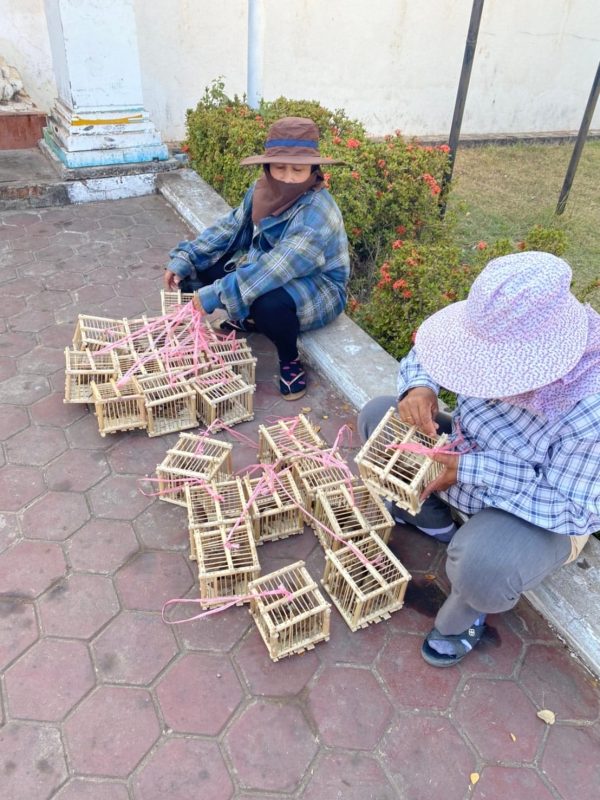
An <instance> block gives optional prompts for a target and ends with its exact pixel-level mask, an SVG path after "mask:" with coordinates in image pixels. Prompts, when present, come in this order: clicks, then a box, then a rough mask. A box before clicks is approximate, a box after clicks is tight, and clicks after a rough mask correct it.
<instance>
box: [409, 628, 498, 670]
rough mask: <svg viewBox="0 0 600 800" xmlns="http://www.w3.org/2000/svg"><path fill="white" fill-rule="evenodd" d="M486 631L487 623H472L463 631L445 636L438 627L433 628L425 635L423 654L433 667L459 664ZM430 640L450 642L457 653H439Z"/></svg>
mask: <svg viewBox="0 0 600 800" xmlns="http://www.w3.org/2000/svg"><path fill="white" fill-rule="evenodd" d="M484 631H485V623H483V624H481V625H471V627H470V628H467V630H466V631H463V633H459V634H456V635H454V636H450V635H449V636H444V634H443V633H440V632H439V631H438V629H437V628H433V630H431V631H430V632H429V633H428V634H427V636H426V637H425V641H424V642H423V646H422V647H421V655H422V656H423V658H424V659H425V661H426V662H427V663H428V664H431V666H432V667H453V666H454V665H455V664H458V662H459V661H462V660H463V658H464V657H465V656H466V655H467V654H468V653H470V652H471V650H472V649H473V648H474V647H475V645H477V644H479V642H480V641H481V637H482V636H483V632H484ZM430 641H434V642H448V643H449V644H451V645H452V646H453V648H454V650H455V654H454V655H452V656H451V655H447V654H445V653H438V651H437V650H434V648H433V647H431V645H430V644H429V642H430Z"/></svg>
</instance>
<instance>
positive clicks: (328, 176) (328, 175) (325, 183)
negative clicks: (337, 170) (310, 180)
mask: <svg viewBox="0 0 600 800" xmlns="http://www.w3.org/2000/svg"><path fill="white" fill-rule="evenodd" d="M323 178H324V180H323V186H324V187H325V188H326V189H329V181H330V180H331V172H324V173H323Z"/></svg>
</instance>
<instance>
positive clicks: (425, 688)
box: [376, 612, 460, 711]
mask: <svg viewBox="0 0 600 800" xmlns="http://www.w3.org/2000/svg"><path fill="white" fill-rule="evenodd" d="M401 613H402V612H400V614H401ZM422 641H423V640H422V638H421V637H420V636H409V635H404V636H402V635H398V636H395V637H394V638H393V639H391V640H390V641H389V642H388V643H387V644H386V646H385V647H384V649H383V651H382V653H381V655H380V656H379V659H378V660H377V662H376V668H377V671H378V672H379V674H380V675H381V677H382V678H383V680H384V681H385V682H386V684H387V687H388V689H389V691H390V694H391V695H392V699H393V700H394V703H397V704H398V705H399V706H401V707H402V708H422V709H428V710H433V709H437V710H440V711H442V710H443V709H445V708H447V707H448V705H449V704H450V701H451V700H452V695H453V694H454V691H455V689H456V687H457V685H458V682H459V680H460V671H459V670H457V669H436V668H435V667H429V666H428V665H426V664H425V662H424V661H423V659H422V657H421V652H420V651H421V643H422Z"/></svg>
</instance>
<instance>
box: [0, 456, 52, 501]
mask: <svg viewBox="0 0 600 800" xmlns="http://www.w3.org/2000/svg"><path fill="white" fill-rule="evenodd" d="M43 491H44V482H43V481H42V476H41V475H40V473H39V470H37V469H35V468H34V467H18V466H12V465H8V466H6V467H4V468H3V469H1V470H0V508H2V510H3V511H19V510H20V509H21V508H23V506H25V505H27V503H30V502H31V501H32V500H33V499H34V498H35V497H37V496H38V495H40V494H42V492H43Z"/></svg>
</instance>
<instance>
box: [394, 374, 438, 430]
mask: <svg viewBox="0 0 600 800" xmlns="http://www.w3.org/2000/svg"><path fill="white" fill-rule="evenodd" d="M437 413H438V400H437V395H436V393H435V392H434V391H433V389H430V388H429V387H428V386H417V387H415V388H414V389H409V390H408V392H407V393H406V394H405V395H404V397H403V398H402V400H400V402H399V403H398V414H399V415H400V419H401V420H402V422H406V424H407V425H416V426H417V428H419V430H421V431H423V433H425V434H426V435H427V436H432V437H436V436H437V429H438V424H437V422H436V421H435V418H436V416H437Z"/></svg>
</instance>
